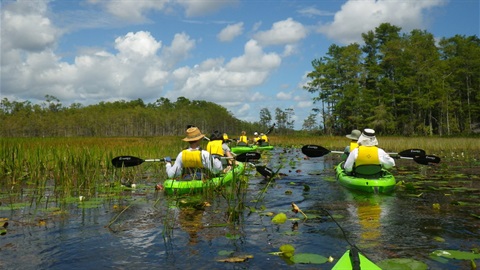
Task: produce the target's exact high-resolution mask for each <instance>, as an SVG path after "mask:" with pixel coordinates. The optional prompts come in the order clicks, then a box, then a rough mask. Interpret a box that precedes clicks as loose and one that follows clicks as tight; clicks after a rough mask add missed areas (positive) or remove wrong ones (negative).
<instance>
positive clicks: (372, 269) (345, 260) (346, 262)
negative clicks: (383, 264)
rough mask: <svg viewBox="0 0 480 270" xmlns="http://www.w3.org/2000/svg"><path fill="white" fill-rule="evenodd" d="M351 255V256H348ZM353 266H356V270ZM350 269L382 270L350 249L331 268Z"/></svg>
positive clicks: (336, 269)
mask: <svg viewBox="0 0 480 270" xmlns="http://www.w3.org/2000/svg"><path fill="white" fill-rule="evenodd" d="M351 254H352V256H350V255H351ZM355 255H358V256H355ZM354 264H357V267H356V268H354ZM351 269H367V270H382V268H380V267H378V266H377V265H376V264H374V263H373V262H372V261H370V260H369V259H368V258H367V257H365V256H363V255H362V254H361V253H360V252H358V251H356V250H355V249H352V251H350V250H347V251H346V252H345V253H344V254H343V256H342V257H341V258H340V260H338V261H337V263H336V264H335V265H334V266H333V268H332V270H351Z"/></svg>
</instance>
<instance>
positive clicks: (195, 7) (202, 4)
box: [132, 0, 239, 17]
mask: <svg viewBox="0 0 480 270" xmlns="http://www.w3.org/2000/svg"><path fill="white" fill-rule="evenodd" d="M174 1H175V2H176V3H178V4H180V5H181V6H183V8H185V15H186V16H187V17H195V16H203V15H207V14H211V13H214V12H216V11H218V10H220V9H222V8H224V7H227V6H233V5H235V4H237V3H238V2H239V1H238V0H222V1H205V0H174ZM132 2H137V1H132Z"/></svg>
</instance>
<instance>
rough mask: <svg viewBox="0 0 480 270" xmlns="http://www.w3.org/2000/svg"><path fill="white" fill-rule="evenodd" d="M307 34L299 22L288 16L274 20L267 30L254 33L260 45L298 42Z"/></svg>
mask: <svg viewBox="0 0 480 270" xmlns="http://www.w3.org/2000/svg"><path fill="white" fill-rule="evenodd" d="M306 36H307V29H306V28H305V27H304V26H303V25H302V24H301V23H299V22H297V21H294V20H293V19H292V18H288V19H286V20H284V21H279V22H276V23H274V24H273V25H272V28H271V29H270V30H267V31H261V32H258V33H256V34H255V35H254V38H255V39H256V40H258V42H259V43H260V44H261V45H283V44H291V43H296V42H299V41H300V40H302V39H304V38H305V37H306Z"/></svg>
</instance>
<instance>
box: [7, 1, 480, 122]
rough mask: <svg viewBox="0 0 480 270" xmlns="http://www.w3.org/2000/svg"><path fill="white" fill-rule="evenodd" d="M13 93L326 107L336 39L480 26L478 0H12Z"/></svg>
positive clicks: (36, 97) (471, 31)
mask: <svg viewBox="0 0 480 270" xmlns="http://www.w3.org/2000/svg"><path fill="white" fill-rule="evenodd" d="M0 3H1V6H0V7H1V40H0V41H1V73H0V75H1V78H0V84H1V85H0V87H1V88H0V91H1V92H0V94H1V98H2V99H3V98H8V99H9V100H10V101H14V100H15V101H25V100H29V101H31V102H32V103H41V102H43V101H44V100H45V95H47V94H48V95H52V96H55V97H57V98H58V99H60V101H61V103H62V104H63V105H64V106H69V105H70V104H71V103H81V104H83V105H89V104H96V103H98V102H100V101H116V100H121V99H123V100H132V99H138V98H141V99H143V100H144V101H145V102H146V103H151V102H155V101H156V100H157V99H159V98H160V97H165V98H169V99H170V100H172V101H175V100H176V99H177V98H178V97H180V96H184V97H186V98H188V99H190V100H197V99H198V100H207V101H211V102H215V103H218V104H220V105H222V106H224V107H226V108H227V109H228V110H229V111H231V112H232V113H233V115H234V116H235V117H237V118H239V119H242V120H246V121H258V120H259V112H260V110H261V109H262V108H268V109H269V110H270V112H271V113H272V116H274V112H275V109H276V108H280V109H282V110H285V109H287V108H291V109H293V112H294V114H295V116H294V120H295V127H296V128H297V129H300V128H301V126H302V124H303V121H304V119H305V118H306V117H307V116H308V115H309V114H310V113H311V109H312V108H314V107H315V106H316V105H315V104H313V103H312V97H313V96H312V95H311V94H309V93H308V92H307V91H305V90H304V89H303V88H302V86H303V85H305V83H306V82H307V79H306V74H307V73H308V72H310V71H311V70H312V66H311V61H312V60H313V59H315V58H319V57H322V56H325V53H326V52H327V49H328V47H329V46H330V45H331V44H337V45H341V46H343V45H348V44H350V43H353V42H358V43H362V40H361V34H362V33H365V32H367V31H369V30H374V29H375V27H377V26H378V25H380V24H381V23H383V22H388V23H391V24H393V25H395V26H399V27H401V28H402V31H403V32H409V31H411V30H412V29H421V30H426V31H428V32H429V33H432V34H433V35H434V36H435V37H436V38H438V39H440V38H442V37H452V36H454V35H456V34H459V35H466V36H471V35H476V36H479V35H480V33H479V32H480V31H479V25H480V18H479V13H480V7H479V1H478V0H450V1H446V0H383V1H382V0H377V1H374V0H348V1H345V0H343V1H340V0H315V1H314V0H308V1H295V0H290V1H286V0H285V1H283V0H263V1H257V0H246V1H239V0H213V1H205V0H156V1H148V0H135V1H134V0H85V1H81V0H79V1H73V0H69V1H67V0H61V1H60V0H58V1H42V0H21V1H9V0H1V2H0Z"/></svg>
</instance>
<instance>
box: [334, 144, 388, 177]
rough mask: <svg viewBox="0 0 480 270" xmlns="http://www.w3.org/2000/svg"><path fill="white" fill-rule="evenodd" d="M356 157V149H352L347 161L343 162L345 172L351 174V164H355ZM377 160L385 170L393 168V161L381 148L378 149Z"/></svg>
mask: <svg viewBox="0 0 480 270" xmlns="http://www.w3.org/2000/svg"><path fill="white" fill-rule="evenodd" d="M377 148H378V147H377ZM357 157H358V147H357V148H355V149H353V151H352V152H350V154H349V155H348V158H347V160H346V161H345V164H344V166H343V168H344V169H345V171H346V172H351V171H352V170H353V164H354V163H355V160H357ZM378 159H379V160H380V164H382V167H383V168H385V169H390V168H392V167H393V166H395V160H394V159H393V158H392V157H391V156H389V155H388V154H387V153H386V152H385V151H384V150H383V149H381V148H378Z"/></svg>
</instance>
